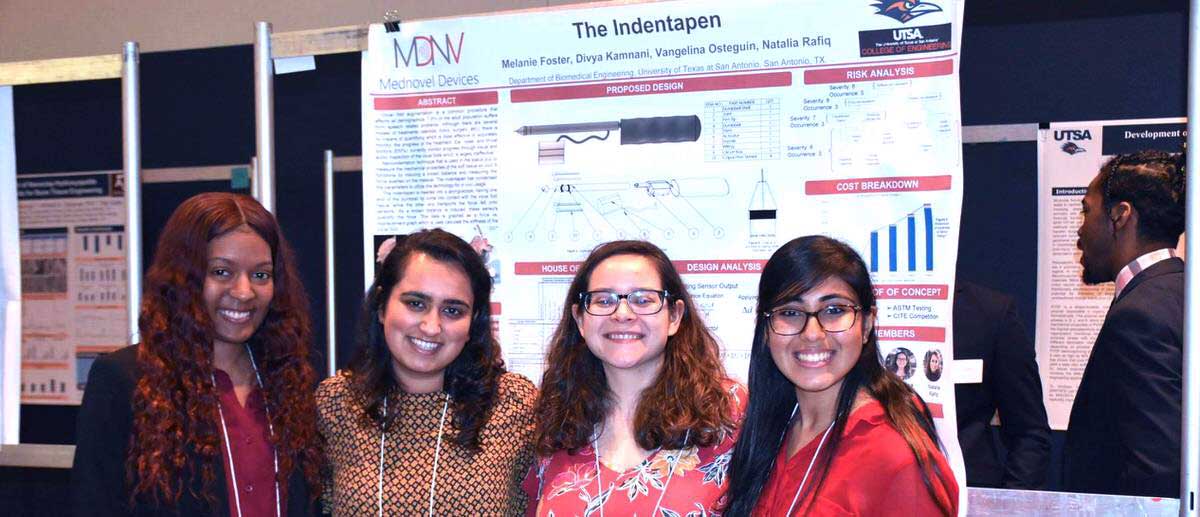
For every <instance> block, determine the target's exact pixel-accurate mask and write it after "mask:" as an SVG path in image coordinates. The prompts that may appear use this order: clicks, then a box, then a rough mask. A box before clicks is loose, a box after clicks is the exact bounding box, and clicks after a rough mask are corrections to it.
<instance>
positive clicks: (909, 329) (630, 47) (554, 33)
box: [362, 0, 965, 507]
mask: <svg viewBox="0 0 1200 517" xmlns="http://www.w3.org/2000/svg"><path fill="white" fill-rule="evenodd" d="M906 5H908V4H907V3H896V4H891V3H888V2H877V1H869V0H851V1H844V0H839V1H807V2H790V3H787V4H779V3H763V2H739V3H737V4H732V3H728V2H661V3H646V4H632V5H621V6H608V7H600V8H579V9H569V10H548V11H544V12H525V13H519V14H509V15H504V14H501V15H495V16H479V17H470V18H462V19H453V20H433V21H427V22H426V21H413V22H403V23H401V24H400V27H399V28H398V30H397V31H395V32H388V31H387V30H386V29H385V28H384V27H383V26H382V25H374V26H371V28H370V34H369V46H368V48H369V50H368V51H367V52H364V55H363V84H362V87H363V92H362V93H363V95H362V99H363V105H362V113H363V156H364V163H363V171H364V173H363V187H364V188H363V192H364V201H363V207H364V231H365V234H366V235H365V236H364V247H365V249H364V251H365V252H366V253H365V256H366V257H368V259H367V260H368V264H366V269H365V270H366V272H367V278H365V279H364V280H365V281H366V282H367V284H369V283H370V281H371V278H370V277H371V274H372V272H373V271H374V264H373V261H374V258H375V257H376V247H377V245H378V243H379V242H381V241H382V240H383V239H384V238H386V237H387V236H390V235H393V234H402V233H407V232H411V231H414V230H417V229H421V228H429V227H442V228H445V229H447V230H449V231H452V232H454V233H456V234H457V235H459V236H461V237H463V238H464V239H465V240H467V241H472V242H474V243H475V244H476V245H477V247H478V248H480V249H483V250H484V251H485V253H486V261H487V263H488V265H489V268H490V269H491V271H492V274H493V276H494V279H495V281H496V287H495V294H494V299H493V301H494V302H495V304H496V307H495V308H496V310H495V314H496V315H497V317H496V325H497V330H498V334H499V337H500V341H501V344H502V346H503V348H504V353H505V360H506V361H507V364H508V366H509V367H510V369H512V370H514V371H517V372H519V373H521V374H524V375H526V376H528V377H530V378H531V379H533V380H534V381H535V382H536V381H537V380H538V379H540V377H541V372H542V359H543V355H544V351H545V347H546V344H547V342H548V341H549V339H550V337H551V334H552V333H553V331H554V329H555V326H556V325H557V323H558V320H559V318H560V316H561V315H562V312H563V306H564V302H565V300H564V299H565V293H566V291H567V287H568V284H569V283H570V281H571V279H572V276H573V274H574V273H575V271H576V268H577V267H578V265H579V263H580V262H581V261H582V260H583V259H584V258H585V257H586V256H587V254H588V252H589V251H590V250H591V249H592V248H593V247H595V246H596V245H598V244H600V243H603V242H606V241H610V240H615V239H645V240H649V241H652V242H654V243H655V244H657V245H659V246H661V247H662V248H663V249H664V250H665V251H666V252H667V254H668V255H669V256H670V257H671V258H672V260H674V261H675V265H676V267H677V268H678V270H679V271H680V273H682V274H683V277H684V280H685V281H686V282H687V284H688V288H689V290H690V291H691V293H692V296H693V297H694V298H695V300H696V302H697V304H698V306H699V307H698V308H699V310H700V311H701V312H702V313H703V314H702V316H703V318H704V321H705V322H706V323H707V325H708V326H709V327H710V328H711V329H712V330H713V331H714V333H715V334H716V335H717V336H718V337H719V339H720V341H721V345H722V350H723V356H724V359H725V364H726V366H727V368H728V370H729V372H730V373H731V374H732V375H733V376H735V377H737V378H739V379H743V380H744V379H745V378H746V372H747V369H748V365H749V362H748V358H749V352H750V341H751V337H752V334H753V327H754V321H755V315H754V312H755V302H756V292H757V284H758V276H759V275H758V273H759V271H760V270H761V268H762V265H763V263H764V262H765V261H766V259H767V258H768V257H769V256H770V255H771V253H772V252H773V251H775V249H777V248H778V247H779V246H780V245H781V244H783V243H785V242H787V241H789V240H791V239H792V238H795V237H798V236H802V235H807V234H826V235H830V236H832V237H836V238H838V239H842V240H844V241H846V242H848V243H850V244H851V245H852V246H854V247H855V248H856V249H857V250H858V252H859V253H860V254H861V255H862V256H863V258H864V259H865V260H866V262H867V263H868V265H869V267H870V270H871V273H872V275H873V279H874V281H875V283H876V288H877V295H878V298H879V320H878V334H879V338H880V348H881V352H882V354H883V355H884V360H885V361H886V362H887V364H888V365H889V366H890V367H892V368H893V369H894V370H895V371H898V372H899V373H900V375H901V376H902V377H904V378H905V380H906V381H907V382H909V383H910V384H911V385H912V386H914V387H915V388H916V389H917V390H918V391H919V392H920V393H921V395H922V396H923V397H924V398H925V399H926V400H927V401H929V402H930V403H931V408H932V409H933V412H934V414H935V415H936V416H938V417H939V418H938V419H937V420H938V422H939V423H940V424H944V425H942V426H940V430H941V432H942V436H943V438H950V439H947V440H946V441H947V443H948V444H950V445H951V446H952V447H953V448H954V449H955V450H954V451H953V453H952V454H951V457H952V458H955V459H956V460H957V458H958V457H959V455H958V453H957V440H956V439H953V437H954V436H955V431H954V401H953V394H954V390H953V386H952V385H951V384H950V383H949V378H948V377H949V376H948V375H945V374H944V373H943V369H942V368H941V365H944V364H947V363H950V359H951V358H952V354H951V353H950V351H951V350H952V347H951V345H950V343H949V338H950V336H951V335H952V334H951V331H950V324H951V321H950V320H951V300H950V293H952V292H953V279H954V269H955V260H956V252H957V247H958V231H959V216H960V212H961V202H962V161H961V135H960V127H961V121H960V110H959V89H958V62H959V34H960V28H961V20H962V11H961V3H956V2H953V1H939V2H933V1H929V2H920V3H919V4H917V7H916V8H912V9H909V8H908V7H906ZM909 7H911V6H909ZM929 364H933V366H932V367H929V366H927V365H929ZM941 417H945V418H941ZM958 464H959V465H961V462H958ZM958 472H959V479H964V478H963V477H962V470H961V469H959V470H958ZM964 493H965V491H964ZM964 507H965V505H964Z"/></svg>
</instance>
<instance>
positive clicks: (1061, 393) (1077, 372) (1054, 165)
mask: <svg viewBox="0 0 1200 517" xmlns="http://www.w3.org/2000/svg"><path fill="white" fill-rule="evenodd" d="M1186 136H1187V122H1186V120H1184V119H1182V118H1169V119H1143V120H1111V121H1098V122H1061V123H1052V124H1050V128H1049V129H1044V130H1042V131H1041V132H1040V133H1039V135H1038V137H1039V142H1038V147H1039V156H1038V228H1039V233H1038V283H1037V331H1036V337H1037V344H1036V348H1037V360H1038V370H1039V371H1040V373H1041V378H1042V393H1043V395H1042V396H1043V398H1044V399H1045V402H1046V415H1047V416H1048V417H1049V420H1050V428H1051V429H1056V430H1065V429H1066V428H1067V424H1068V421H1069V420H1070V417H1071V404H1072V403H1073V402H1074V401H1075V391H1076V390H1078V389H1079V380H1080V379H1081V378H1082V377H1083V369H1084V367H1085V366H1087V362H1088V357H1089V356H1090V355H1091V353H1092V344H1093V343H1095V341H1096V335H1097V334H1099V333H1100V326H1101V325H1102V324H1103V323H1104V316H1105V314H1106V313H1107V312H1108V306H1109V305H1110V304H1111V303H1112V299H1113V284H1112V283H1111V282H1109V283H1104V284H1098V285H1085V284H1084V283H1083V280H1082V278H1083V267H1082V266H1081V265H1080V262H1079V259H1080V251H1079V248H1077V247H1076V242H1077V241H1078V240H1079V235H1078V233H1076V232H1077V231H1078V230H1079V225H1080V223H1081V222H1082V221H1083V219H1082V216H1081V215H1080V207H1081V203H1082V202H1083V196H1084V194H1086V193H1087V187H1088V184H1089V183H1091V182H1092V179H1093V178H1095V177H1096V174H1097V173H1098V172H1100V166H1101V165H1104V162H1106V161H1108V159H1109V158H1112V157H1113V156H1114V155H1118V154H1126V153H1134V152H1137V151H1142V150H1146V149H1157V150H1161V151H1166V152H1172V153H1178V152H1182V151H1183V142H1184V140H1185V138H1186ZM1178 252H1179V256H1181V257H1182V256H1183V244H1182V239H1181V242H1180V245H1179V247H1178Z"/></svg>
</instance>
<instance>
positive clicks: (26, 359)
mask: <svg viewBox="0 0 1200 517" xmlns="http://www.w3.org/2000/svg"><path fill="white" fill-rule="evenodd" d="M123 178H124V176H123V174H121V173H102V174H93V173H88V174H55V175H22V176H19V177H18V179H17V196H18V198H19V203H18V205H19V210H20V215H19V217H20V221H21V234H20V240H21V301H22V311H21V324H22V333H21V401H22V402H23V403H26V404H66V405H72V404H78V403H79V402H80V400H81V398H82V396H83V389H84V386H85V385H86V384H87V374H88V371H89V370H90V368H91V364H92V361H94V360H95V358H96V357H97V356H98V355H99V354H101V353H105V352H110V351H112V350H114V349H117V348H120V347H122V346H124V345H125V344H126V343H127V342H128V340H129V336H128V335H127V334H128V331H127V329H126V315H125V297H126V295H125V289H126V285H127V283H128V278H127V272H126V271H127V270H126V261H125V242H126V238H125V197H124V195H125V193H124V190H125V189H124V185H123Z"/></svg>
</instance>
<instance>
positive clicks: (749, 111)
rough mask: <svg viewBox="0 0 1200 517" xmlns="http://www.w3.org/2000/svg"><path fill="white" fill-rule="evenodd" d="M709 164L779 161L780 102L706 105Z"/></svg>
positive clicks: (752, 101)
mask: <svg viewBox="0 0 1200 517" xmlns="http://www.w3.org/2000/svg"><path fill="white" fill-rule="evenodd" d="M704 127H705V130H706V131H707V132H708V137H707V141H706V142H705V143H706V144H707V147H708V149H707V150H706V153H705V159H706V160H707V161H710V162H713V161H725V160H775V159H778V158H779V148H780V147H779V99H771V98H767V99H737V100H728V101H713V102H707V103H705V105H704Z"/></svg>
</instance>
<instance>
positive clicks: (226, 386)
mask: <svg viewBox="0 0 1200 517" xmlns="http://www.w3.org/2000/svg"><path fill="white" fill-rule="evenodd" d="M213 376H214V377H215V380H216V382H217V395H218V396H219V397H220V402H221V412H222V413H223V414H224V417H225V428H226V429H227V430H228V432H229V449H230V450H231V451H232V452H233V468H234V469H236V471H237V483H238V486H237V487H236V489H237V491H238V496H239V497H240V499H241V502H242V515H243V517H252V516H260V515H261V516H273V515H275V453H274V449H273V448H272V447H271V442H270V441H269V438H268V437H269V436H270V431H269V429H268V426H267V410H266V405H265V401H264V400H263V395H262V390H260V389H258V387H257V386H256V387H255V388H254V389H253V390H252V391H251V392H250V395H249V396H247V397H246V406H245V407H242V405H241V404H238V400H237V395H236V394H234V392H233V381H232V380H230V378H229V375H228V374H226V373H225V372H224V371H221V370H216V369H214V370H213ZM217 424H218V425H220V422H218V423H217ZM221 438H222V440H223V439H224V436H221ZM221 467H222V469H223V470H224V471H225V492H226V494H228V495H229V515H232V516H235V517H236V516H237V514H238V507H237V500H238V498H235V497H234V495H233V494H234V492H233V491H234V489H235V487H234V486H233V476H232V475H231V473H230V471H229V456H228V455H227V454H226V451H225V444H224V443H222V444H221ZM281 495H282V494H281ZM284 507H286V505H285V504H284V501H280V502H279V508H280V509H282V508H284Z"/></svg>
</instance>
